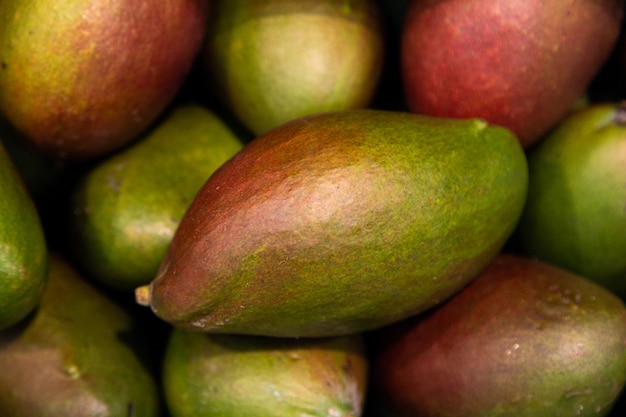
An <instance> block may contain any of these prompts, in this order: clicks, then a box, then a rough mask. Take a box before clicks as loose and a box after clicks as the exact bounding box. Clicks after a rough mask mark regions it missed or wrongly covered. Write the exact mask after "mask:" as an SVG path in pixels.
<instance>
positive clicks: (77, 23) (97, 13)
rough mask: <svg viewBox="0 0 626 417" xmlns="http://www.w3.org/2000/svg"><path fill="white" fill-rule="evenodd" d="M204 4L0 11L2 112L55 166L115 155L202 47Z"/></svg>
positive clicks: (177, 0)
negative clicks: (64, 161) (65, 160)
mask: <svg viewBox="0 0 626 417" xmlns="http://www.w3.org/2000/svg"><path fill="white" fill-rule="evenodd" d="M207 7H208V2H206V1H205V0H166V1H160V2H128V1H120V0H98V1H90V0H79V1H69V0H61V1H55V2H46V1H26V0H8V1H3V2H1V3H0V112H1V113H2V114H3V115H5V116H6V118H7V119H8V120H9V122H11V123H12V124H13V125H14V126H15V127H16V129H18V130H19V131H20V132H22V133H23V134H24V136H25V137H26V138H27V140H28V141H29V143H32V144H33V145H35V146H36V147H37V148H38V149H40V150H41V151H42V152H45V153H46V154H48V155H51V156H53V157H55V158H70V159H77V160H85V159H91V158H95V157H98V156H102V155H104V154H108V153H110V152H112V151H113V150H116V149H119V148H121V147H122V146H123V145H125V144H127V143H129V142H130V141H132V140H133V139H135V138H136V137H137V135H138V134H140V133H141V132H142V131H144V130H145V129H146V128H147V127H148V126H149V125H150V124H151V123H152V122H154V121H155V119H156V118H157V117H158V115H159V114H160V113H161V111H162V110H163V109H164V108H165V107H166V106H167V105H168V104H169V103H170V101H171V100H172V99H173V97H174V95H175V94H176V93H177V91H178V90H179V88H180V86H181V85H182V83H183V81H184V79H185V77H186V75H187V73H188V71H189V70H190V68H191V65H192V63H193V61H194V59H195V57H196V55H197V53H198V51H199V49H200V47H201V43H202V40H203V36H204V33H205V30H206V13H207Z"/></svg>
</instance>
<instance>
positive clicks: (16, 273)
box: [0, 143, 48, 330]
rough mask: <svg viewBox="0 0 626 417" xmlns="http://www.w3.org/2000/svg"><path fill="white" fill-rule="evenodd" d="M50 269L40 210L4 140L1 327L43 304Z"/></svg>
mask: <svg viewBox="0 0 626 417" xmlns="http://www.w3.org/2000/svg"><path fill="white" fill-rule="evenodd" d="M47 268H48V245H47V241H46V235H45V233H44V230H43V225H42V222H41V219H40V217H39V212H38V211H37V207H36V206H35V203H34V201H33V199H32V198H31V195H30V194H29V191H28V189H27V188H26V184H25V182H24V181H23V180H22V177H21V176H20V174H19V172H18V171H17V168H16V166H15V164H14V163H13V161H12V160H11V158H10V156H9V154H8V153H7V151H6V148H5V147H4V144H3V143H0V330H2V329H5V328H7V327H9V326H11V325H13V324H15V323H17V322H18V321H20V320H22V319H23V318H24V317H26V316H27V315H28V314H29V313H30V312H31V311H32V310H33V309H35V307H36V306H37V305H38V304H39V301H40V300H41V297H42V295H43V292H44V288H45V286H46V282H47Z"/></svg>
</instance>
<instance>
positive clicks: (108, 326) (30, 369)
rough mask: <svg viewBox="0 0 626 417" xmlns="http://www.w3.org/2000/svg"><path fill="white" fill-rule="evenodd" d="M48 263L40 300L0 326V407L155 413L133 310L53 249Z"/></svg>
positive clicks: (152, 416)
mask: <svg viewBox="0 0 626 417" xmlns="http://www.w3.org/2000/svg"><path fill="white" fill-rule="evenodd" d="M49 263H50V268H49V277H48V285H47V287H46V291H45V293H44V295H43V298H42V300H41V303H40V305H39V308H38V309H37V310H36V311H35V312H34V313H33V315H32V316H30V317H29V318H28V319H26V320H23V321H22V322H20V323H18V324H17V325H15V326H13V327H11V328H9V329H6V330H4V331H3V332H0V367H1V368H2V372H0V415H2V416H11V417H31V416H40V417H84V416H98V417H118V416H119V417H126V416H133V417H156V416H158V415H159V412H160V410H159V406H160V404H159V396H158V388H157V384H156V379H155V377H154V376H153V374H152V373H150V371H149V370H148V369H147V368H146V364H144V363H142V361H141V360H140V354H141V353H140V352H143V351H142V350H140V347H141V345H142V343H143V341H144V340H143V339H138V338H137V328H135V327H134V326H135V324H136V322H134V319H133V318H132V316H131V315H130V314H129V313H128V311H127V310H125V309H123V308H122V307H121V306H120V305H118V304H116V303H115V302H113V301H112V300H111V299H109V298H107V296H105V295H103V293H101V292H100V291H99V290H97V289H96V288H95V287H93V286H92V285H91V284H90V283H88V281H85V280H84V279H83V278H82V277H81V276H80V275H78V273H77V271H76V270H75V269H74V267H73V266H72V265H71V264H69V263H68V261H67V260H66V259H65V258H63V257H62V256H61V255H59V254H58V253H55V252H52V253H51V254H50V262H49ZM143 348H145V346H144V347H143ZM143 353H145V352H143Z"/></svg>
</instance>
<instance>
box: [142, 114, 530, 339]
mask: <svg viewBox="0 0 626 417" xmlns="http://www.w3.org/2000/svg"><path fill="white" fill-rule="evenodd" d="M527 180H528V178H527V166H526V157H525V154H524V152H523V150H522V148H521V146H520V145H519V141H518V140H517V138H516V137H515V135H513V134H512V133H511V132H510V131H508V130H507V129H504V128H501V127H498V126H490V125H488V124H487V123H485V122H484V121H482V120H460V119H442V118H434V117H427V116H419V115H415V114H411V113H408V112H393V111H384V110H371V109H369V110H367V109H355V110H344V111H336V112H326V113H321V114H316V115H310V116H305V117H302V118H299V119H296V120H293V121H291V122H288V123H285V124H283V125H281V126H279V127H277V128H275V129H273V130H271V131H270V132H268V133H267V134H265V135H261V136H258V137H257V138H255V139H254V140H252V141H251V142H249V143H248V144H247V145H246V146H245V147H244V148H243V149H242V150H241V151H239V152H238V153H237V154H236V155H235V156H234V157H233V158H231V159H230V160H228V161H227V162H226V163H225V164H223V165H222V166H221V167H220V168H219V169H218V170H217V171H216V172H215V173H214V174H213V175H212V176H211V177H210V178H209V179H208V181H207V182H206V183H205V184H204V185H203V187H202V189H201V190H200V191H199V192H198V194H197V195H196V197H195V198H194V201H193V202H192V203H191V205H190V206H189V208H188V209H187V211H186V213H185V215H184V216H183V219H182V220H181V222H180V224H179V227H178V229H177V230H176V233H175V234H174V237H173V239H172V242H171V245H170V247H169V248H168V251H167V252H166V254H165V256H164V258H163V260H162V262H161V265H160V267H159V271H158V272H157V275H156V277H155V278H154V279H153V280H152V282H151V283H150V284H149V285H145V286H141V287H139V288H137V290H136V299H137V301H138V303H140V304H143V305H149V306H150V307H151V309H152V310H153V312H154V313H155V314H156V315H157V316H158V317H160V318H161V319H163V320H165V321H166V322H168V323H171V324H172V325H174V326H177V327H181V328H185V329H189V330H196V331H203V332H214V333H239V334H256V335H263V336H282V337H300V336H301V337H324V336H338V335H343V334H348V333H355V332H360V331H364V330H369V329H374V328H377V327H380V326H384V325H386V324H389V323H391V322H393V321H396V320H399V319H401V318H405V317H408V316H410V315H414V314H417V313H419V312H421V311H423V310H426V309H428V308H430V307H433V306H435V305H437V304H439V303H440V302H442V301H444V300H445V299H447V298H448V297H450V296H451V295H453V294H454V293H455V292H457V291H458V290H460V289H461V288H462V287H464V286H465V285H466V284H467V283H469V282H470V281H471V280H472V279H474V278H475V277H476V276H477V275H478V274H479V273H480V271H481V270H482V269H483V268H484V267H486V266H487V264H488V263H489V262H490V261H491V259H492V258H493V257H494V256H495V255H496V254H497V253H498V251H499V250H500V249H501V248H502V246H503V245H504V243H505V241H506V240H507V239H508V238H509V236H510V234H511V233H512V231H513V229H514V227H515V225H516V223H517V221H518V219H519V216H520V215H521V211H522V208H523V206H524V201H525V198H526V189H527Z"/></svg>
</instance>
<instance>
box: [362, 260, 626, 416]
mask: <svg viewBox="0 0 626 417" xmlns="http://www.w3.org/2000/svg"><path fill="white" fill-rule="evenodd" d="M373 339H374V338H373ZM375 340H377V341H379V342H378V343H377V348H376V350H375V353H373V354H372V359H371V361H372V362H371V366H372V372H371V380H372V384H373V385H372V387H371V391H370V392H371V393H372V394H371V395H372V398H375V400H374V399H373V400H372V404H376V405H375V406H374V405H372V407H376V408H377V409H380V410H384V415H385V416H393V417H415V416H428V417H496V416H497V417H503V416H507V417H508V416H517V417H571V416H581V417H585V416H597V417H601V416H605V415H607V414H608V413H609V412H610V410H611V407H612V406H613V404H614V402H615V401H616V399H617V398H618V397H619V395H620V393H621V391H622V389H623V387H624V383H625V381H626V307H625V306H624V304H623V302H622V300H621V299H620V298H618V297H616V296H615V295H614V294H613V293H611V292H609V291H608V290H606V289H605V288H603V287H602V286H600V285H598V284H596V283H594V282H593V281H590V280H588V279H586V278H583V277H581V276H578V275H574V274H572V273H571V272H568V271H566V270H563V269H559V268H557V267H555V266H553V265H550V264H547V263H544V262H541V261H538V260H534V259H530V258H524V257H521V256H519V255H511V254H501V255H499V256H498V257H497V258H496V259H495V260H494V261H493V262H492V264H490V266H489V267H488V268H487V269H486V270H485V272H484V273H483V274H481V275H480V276H479V277H478V278H477V279H476V280H474V281H473V282H472V283H471V284H470V285H468V287H466V288H465V289H464V290H463V291H461V292H460V293H459V294H457V295H456V296H455V297H453V298H452V299H450V300H449V301H448V302H446V303H445V304H443V305H442V306H440V307H439V308H437V309H435V310H434V311H433V312H431V314H427V315H423V316H419V317H416V318H413V319H411V320H407V321H405V322H402V323H397V324H395V325H393V326H390V327H388V328H385V329H383V331H381V332H380V333H379V334H377V337H376V338H375Z"/></svg>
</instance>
